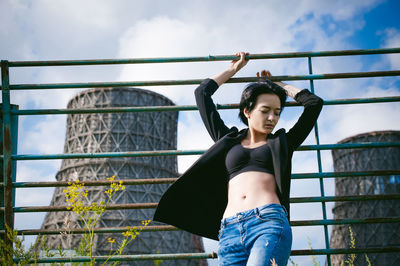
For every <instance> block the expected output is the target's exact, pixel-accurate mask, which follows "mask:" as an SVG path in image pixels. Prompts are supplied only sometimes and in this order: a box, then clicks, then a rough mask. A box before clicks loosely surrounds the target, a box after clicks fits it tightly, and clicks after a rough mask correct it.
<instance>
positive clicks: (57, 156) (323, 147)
mask: <svg viewBox="0 0 400 266" xmlns="http://www.w3.org/2000/svg"><path fill="white" fill-rule="evenodd" d="M399 146H400V142H365V143H343V144H320V145H303V146H300V147H299V148H298V149H297V151H313V150H334V149H356V148H384V147H399ZM204 152H205V151H204V150H185V151H182V150H158V151H135V152H105V153H64V154H45V155H40V154H19V155H12V156H11V158H12V159H13V160H49V159H79V158H116V157H144V156H169V155H200V154H203V153H204ZM0 158H2V156H0Z"/></svg>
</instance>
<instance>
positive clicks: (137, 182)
mask: <svg viewBox="0 0 400 266" xmlns="http://www.w3.org/2000/svg"><path fill="white" fill-rule="evenodd" d="M398 174H400V170H378V171H365V172H321V173H298V174H293V175H292V177H291V179H312V178H337V177H360V176H387V175H398ZM177 179H178V178H177V177H169V178H167V177H166V178H156V179H154V178H143V179H122V180H121V181H123V182H124V185H149V184H171V183H173V182H175V181H176V180H177ZM82 183H84V184H85V186H109V185H110V184H111V183H112V181H108V180H100V181H97V180H96V181H90V180H87V181H83V182H82ZM68 185H69V182H67V181H54V182H50V181H43V182H15V183H14V184H13V186H14V188H39V187H40V188H41V187H66V186H68ZM2 186H3V183H0V187H2Z"/></svg>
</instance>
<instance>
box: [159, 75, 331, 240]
mask: <svg viewBox="0 0 400 266" xmlns="http://www.w3.org/2000/svg"><path fill="white" fill-rule="evenodd" d="M217 89H218V84H217V83H216V82H215V81H214V80H212V79H206V80H204V81H203V82H202V83H201V84H200V86H199V87H198V88H197V89H196V91H195V96H196V102H197V106H198V107H199V111H200V115H201V118H202V119H203V122H204V124H205V126H206V128H207V130H208V132H209V133H210V135H211V137H212V139H213V140H214V141H215V144H214V145H213V146H211V147H210V148H209V149H208V150H207V151H206V152H205V153H204V154H203V155H202V156H201V157H200V158H199V159H198V160H197V161H196V162H195V163H194V164H193V165H192V166H191V167H190V168H189V169H188V170H186V172H185V173H184V174H183V175H182V176H181V177H180V178H179V179H178V180H177V181H176V182H174V183H173V184H172V185H171V186H170V187H169V188H168V190H167V191H166V192H165V193H164V195H163V196H162V198H161V200H160V202H159V204H158V207H157V209H156V212H155V214H154V218H153V220H155V221H159V222H163V223H166V224H170V225H174V226H176V227H178V228H181V229H183V230H186V231H188V232H191V233H194V234H197V235H200V236H203V237H207V238H211V239H215V240H218V231H219V227H220V223H221V219H222V216H223V213H224V211H225V208H226V205H227V203H228V181H229V178H228V172H227V170H226V167H225V156H226V153H227V152H228V151H229V149H230V148H231V147H233V146H234V145H236V144H238V143H240V142H241V140H242V139H243V138H245V137H246V135H247V132H248V129H247V128H246V129H243V130H240V131H239V130H238V129H237V128H236V127H232V128H228V127H227V126H226V125H225V124H224V122H223V121H222V119H221V117H220V116H219V114H218V111H217V109H216V107H215V104H214V103H213V101H212V99H211V96H212V95H213V94H214V92H215V91H216V90H217ZM295 100H296V101H297V102H298V103H300V104H302V105H303V106H304V111H303V113H302V114H301V116H300V118H299V119H298V121H297V122H296V124H295V125H294V126H293V127H292V128H291V129H290V130H289V131H288V132H285V129H283V128H281V129H279V130H278V131H277V132H275V134H269V135H268V137H267V139H268V141H267V145H269V147H270V148H271V151H272V159H273V165H274V171H275V180H276V185H277V189H276V191H277V195H278V197H279V200H280V202H281V204H282V205H283V206H285V208H286V209H287V210H288V212H289V193H290V175H291V159H292V155H293V152H294V151H295V149H297V147H299V146H300V144H301V143H302V142H303V141H304V140H305V139H306V137H307V136H308V134H309V133H310V131H311V130H312V128H313V126H314V124H315V122H316V121H317V118H318V115H319V113H320V111H321V109H322V105H323V100H322V99H321V98H319V97H318V96H316V95H314V94H312V93H311V92H310V91H308V90H306V89H304V90H302V91H301V92H299V93H298V94H297V95H296V96H295Z"/></svg>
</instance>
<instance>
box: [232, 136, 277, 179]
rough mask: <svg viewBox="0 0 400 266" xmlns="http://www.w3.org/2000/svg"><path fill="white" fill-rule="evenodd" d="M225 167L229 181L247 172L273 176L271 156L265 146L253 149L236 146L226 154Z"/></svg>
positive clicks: (240, 145) (267, 147)
mask: <svg viewBox="0 0 400 266" xmlns="http://www.w3.org/2000/svg"><path fill="white" fill-rule="evenodd" d="M225 166H226V169H227V170H228V174H229V179H232V178H233V177H235V176H237V175H238V174H240V173H244V172H248V171H258V172H264V173H269V174H274V165H273V162H272V154H271V150H270V148H269V146H268V145H267V144H264V145H262V146H260V147H257V148H253V149H249V148H245V147H243V146H242V144H240V143H239V144H236V145H235V146H233V147H232V148H231V149H230V150H229V151H228V153H227V154H226V158H225Z"/></svg>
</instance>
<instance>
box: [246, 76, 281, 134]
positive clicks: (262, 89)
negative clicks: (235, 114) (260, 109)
mask: <svg viewBox="0 0 400 266" xmlns="http://www.w3.org/2000/svg"><path fill="white" fill-rule="evenodd" d="M264 93H267V94H268V93H269V94H275V95H276V96H278V97H279V100H280V102H281V112H282V111H283V107H284V106H285V102H286V92H285V90H284V89H283V88H282V87H281V86H279V85H277V84H275V83H273V82H272V81H270V80H268V79H266V80H263V81H260V82H253V83H250V84H248V85H247V86H246V87H245V89H244V90H243V93H242V97H241V99H240V104H239V109H240V112H239V118H240V120H242V122H243V123H245V124H246V125H247V126H248V125H249V124H248V122H247V117H246V116H245V115H244V109H245V108H246V110H247V111H249V112H250V111H251V110H253V109H254V107H255V106H256V102H257V98H258V96H259V95H261V94H264Z"/></svg>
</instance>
